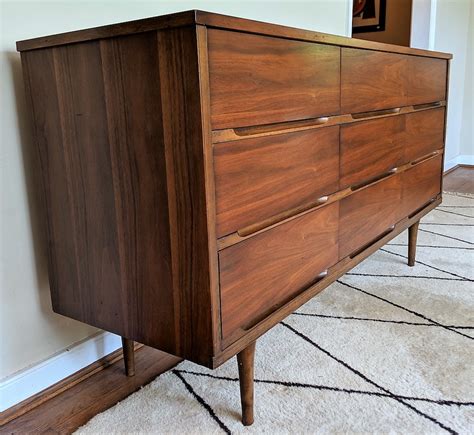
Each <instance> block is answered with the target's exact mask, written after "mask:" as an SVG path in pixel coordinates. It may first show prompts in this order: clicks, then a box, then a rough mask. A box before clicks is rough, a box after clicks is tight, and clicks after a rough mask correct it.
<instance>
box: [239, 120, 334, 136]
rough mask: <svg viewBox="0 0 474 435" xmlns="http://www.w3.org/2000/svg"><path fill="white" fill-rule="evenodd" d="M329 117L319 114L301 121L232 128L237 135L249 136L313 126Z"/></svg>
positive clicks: (325, 121)
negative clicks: (318, 116)
mask: <svg viewBox="0 0 474 435" xmlns="http://www.w3.org/2000/svg"><path fill="white" fill-rule="evenodd" d="M328 121H329V117H327V116H321V117H320V118H314V119H306V120H303V121H288V122H278V123H275V124H265V125H253V126H251V127H237V128H234V133H235V134H236V135H237V136H251V135H254V134H262V133H268V132H272V131H280V130H290V129H292V128H299V127H304V126H315V125H322V124H326V123H327V122H328Z"/></svg>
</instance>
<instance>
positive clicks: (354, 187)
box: [351, 168, 398, 192]
mask: <svg viewBox="0 0 474 435" xmlns="http://www.w3.org/2000/svg"><path fill="white" fill-rule="evenodd" d="M397 171H398V168H392V169H390V170H389V171H387V172H384V173H383V174H381V175H377V176H376V177H373V178H369V179H368V180H366V181H363V182H362V183H358V184H354V185H352V186H351V190H352V191H353V192H354V191H355V190H359V189H362V188H363V187H366V186H368V185H369V184H373V183H376V182H378V181H381V180H383V179H384V178H387V177H390V176H391V175H393V174H395V173H396V172H397Z"/></svg>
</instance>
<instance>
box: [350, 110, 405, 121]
mask: <svg viewBox="0 0 474 435" xmlns="http://www.w3.org/2000/svg"><path fill="white" fill-rule="evenodd" d="M400 110H401V108H400V107H395V108H394V109H385V110H374V111H372V112H361V113H351V116H352V119H362V118H367V119H368V118H377V117H378V116H385V115H394V114H396V113H399V112H400Z"/></svg>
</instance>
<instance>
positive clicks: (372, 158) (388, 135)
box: [340, 107, 444, 188]
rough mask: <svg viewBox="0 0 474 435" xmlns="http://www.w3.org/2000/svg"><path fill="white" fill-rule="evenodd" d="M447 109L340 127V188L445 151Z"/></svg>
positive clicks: (424, 111)
mask: <svg viewBox="0 0 474 435" xmlns="http://www.w3.org/2000/svg"><path fill="white" fill-rule="evenodd" d="M443 143H444V108H443V107H441V108H437V109H430V110H423V111H420V112H415V113H409V114H406V115H397V116H391V117H387V118H379V119H374V120H370V121H362V122H356V123H353V124H347V125H344V126H342V127H341V183H340V188H345V187H348V186H353V185H356V184H358V183H361V182H364V181H366V180H370V179H371V178H374V177H377V176H379V175H381V174H383V173H384V172H387V171H388V170H390V169H392V168H396V167H398V166H401V165H403V164H405V163H408V162H411V161H414V160H416V159H418V158H420V157H423V156H425V155H427V154H429V153H431V152H433V151H435V150H438V149H440V148H443Z"/></svg>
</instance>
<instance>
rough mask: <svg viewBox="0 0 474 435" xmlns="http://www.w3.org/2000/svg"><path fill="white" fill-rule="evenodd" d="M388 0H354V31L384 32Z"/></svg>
mask: <svg viewBox="0 0 474 435" xmlns="http://www.w3.org/2000/svg"><path fill="white" fill-rule="evenodd" d="M386 10H387V1H386V0H353V8H352V33H363V32H383V31H384V30H385V14H386Z"/></svg>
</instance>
